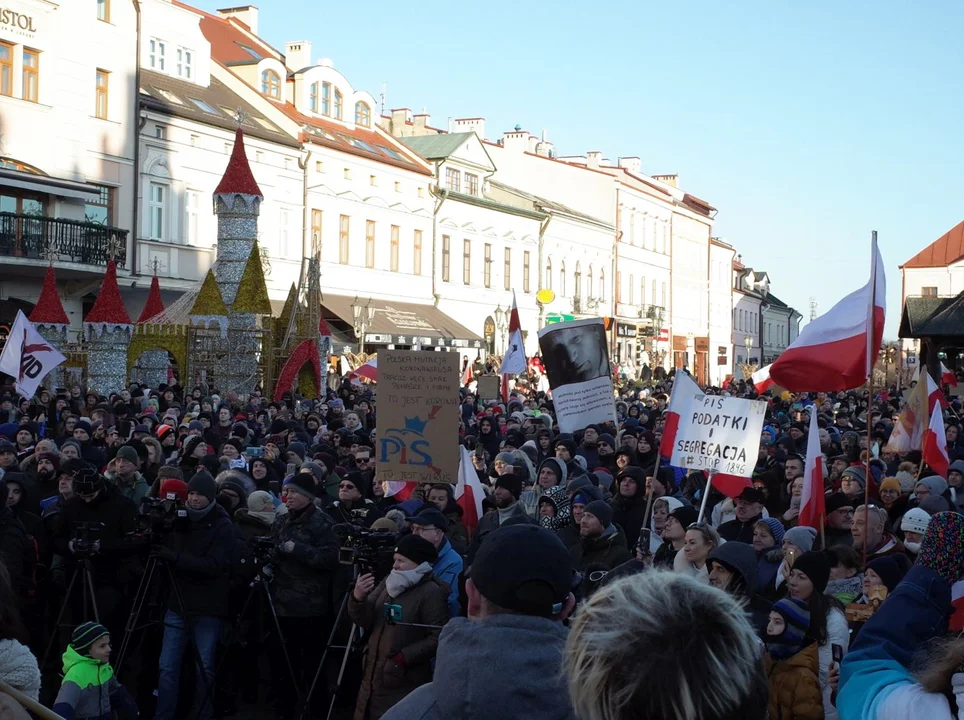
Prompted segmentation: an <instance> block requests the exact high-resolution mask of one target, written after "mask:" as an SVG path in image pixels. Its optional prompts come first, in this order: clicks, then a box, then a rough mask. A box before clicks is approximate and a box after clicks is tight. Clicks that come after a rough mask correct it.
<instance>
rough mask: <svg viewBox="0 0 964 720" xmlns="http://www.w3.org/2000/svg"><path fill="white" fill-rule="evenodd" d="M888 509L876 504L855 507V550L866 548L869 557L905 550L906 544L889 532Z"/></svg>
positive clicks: (853, 528) (852, 530) (852, 531)
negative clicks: (887, 526)
mask: <svg viewBox="0 0 964 720" xmlns="http://www.w3.org/2000/svg"><path fill="white" fill-rule="evenodd" d="M886 524H887V511H886V510H884V509H883V508H879V507H877V506H875V505H870V506H865V505H859V506H857V507H856V508H855V509H854V519H853V525H852V527H851V534H852V535H853V539H854V550H857V551H858V552H861V551H864V550H866V552H867V559H868V560H872V559H873V558H876V557H882V556H884V555H893V554H894V553H902V552H904V551H905V550H904V544H903V543H902V542H901V541H900V540H898V539H897V538H896V537H895V536H894V535H893V534H892V533H890V532H887V530H886Z"/></svg>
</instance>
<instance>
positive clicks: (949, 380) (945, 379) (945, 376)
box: [941, 363, 957, 387]
mask: <svg viewBox="0 0 964 720" xmlns="http://www.w3.org/2000/svg"><path fill="white" fill-rule="evenodd" d="M941 385H950V386H951V387H957V375H955V374H954V373H952V372H951V371H950V370H948V369H947V368H946V367H945V366H944V363H941Z"/></svg>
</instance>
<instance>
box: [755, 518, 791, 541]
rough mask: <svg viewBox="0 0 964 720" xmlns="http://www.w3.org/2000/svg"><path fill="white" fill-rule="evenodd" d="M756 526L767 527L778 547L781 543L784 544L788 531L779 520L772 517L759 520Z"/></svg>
mask: <svg viewBox="0 0 964 720" xmlns="http://www.w3.org/2000/svg"><path fill="white" fill-rule="evenodd" d="M756 524H757V525H763V526H765V527H766V529H767V530H768V531H769V532H770V534H771V535H772V536H773V539H774V540H775V541H776V545H778V546H779V545H780V544H781V543H783V535H784V534H785V533H786V530H785V529H784V528H783V523H781V522H780V521H779V520H777V519H776V518H772V517H768V518H762V519H761V520H757V523H756Z"/></svg>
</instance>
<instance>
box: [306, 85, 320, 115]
mask: <svg viewBox="0 0 964 720" xmlns="http://www.w3.org/2000/svg"><path fill="white" fill-rule="evenodd" d="M308 107H309V108H311V112H314V113H316V112H318V83H311V92H310V93H309V96H308Z"/></svg>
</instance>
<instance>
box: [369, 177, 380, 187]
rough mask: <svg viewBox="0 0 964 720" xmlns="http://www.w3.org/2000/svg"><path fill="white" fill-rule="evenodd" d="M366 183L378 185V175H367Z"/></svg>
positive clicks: (373, 185)
mask: <svg viewBox="0 0 964 720" xmlns="http://www.w3.org/2000/svg"><path fill="white" fill-rule="evenodd" d="M368 184H369V185H371V186H372V187H378V176H376V175H369V176H368Z"/></svg>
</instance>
